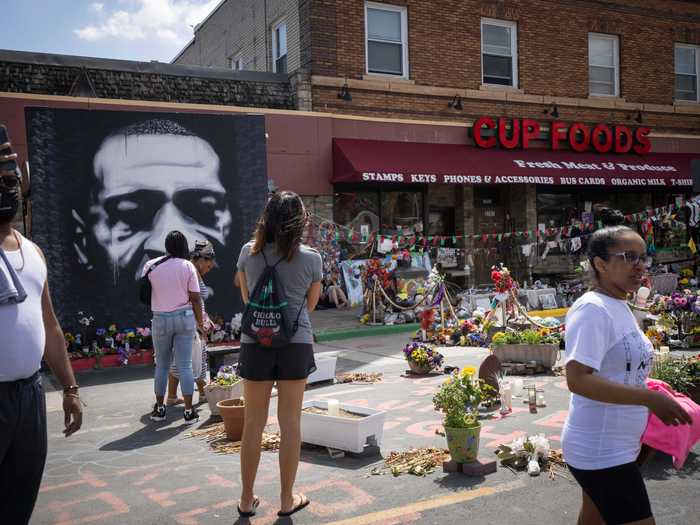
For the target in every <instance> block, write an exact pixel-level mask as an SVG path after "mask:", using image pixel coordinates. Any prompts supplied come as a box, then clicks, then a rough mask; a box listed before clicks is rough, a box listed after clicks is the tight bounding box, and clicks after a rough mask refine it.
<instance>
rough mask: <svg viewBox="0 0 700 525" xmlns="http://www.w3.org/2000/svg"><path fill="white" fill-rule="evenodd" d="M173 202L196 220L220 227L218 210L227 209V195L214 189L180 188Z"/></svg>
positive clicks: (184, 213) (208, 225)
mask: <svg viewBox="0 0 700 525" xmlns="http://www.w3.org/2000/svg"><path fill="white" fill-rule="evenodd" d="M173 204H175V206H176V207H177V209H178V210H180V212H181V213H182V214H183V215H186V216H187V217H190V218H191V219H192V220H193V221H194V222H196V223H198V224H201V225H202V226H204V227H206V228H218V226H219V224H218V223H219V213H218V212H221V211H223V210H225V209H226V195H225V194H224V193H223V192H217V191H212V190H194V189H193V190H180V191H178V192H176V193H175V195H174V196H173Z"/></svg>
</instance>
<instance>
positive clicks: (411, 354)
mask: <svg viewBox="0 0 700 525" xmlns="http://www.w3.org/2000/svg"><path fill="white" fill-rule="evenodd" d="M403 354H404V356H405V357H406V362H407V363H408V366H409V368H410V369H411V372H413V373H414V374H422V375H424V374H429V373H430V372H432V371H433V370H435V369H436V368H440V367H441V366H442V362H443V360H444V357H443V355H442V354H441V353H440V352H438V351H437V350H435V349H434V348H433V347H432V346H430V345H426V344H424V343H418V342H414V343H409V344H407V345H406V346H405V347H404V349H403Z"/></svg>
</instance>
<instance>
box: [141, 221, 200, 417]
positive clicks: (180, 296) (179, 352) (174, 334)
mask: <svg viewBox="0 0 700 525" xmlns="http://www.w3.org/2000/svg"><path fill="white" fill-rule="evenodd" d="M165 251H166V252H167V255H165V256H164V257H157V258H156V259H151V260H150V261H148V262H147V263H146V264H145V265H144V268H143V275H148V280H149V281H150V282H151V288H152V292H151V310H152V311H153V324H152V337H153V346H154V348H155V352H156V372H155V394H156V404H155V405H153V412H151V419H152V420H153V421H164V420H165V406H164V405H163V399H164V398H165V389H166V387H167V384H168V369H169V368H170V363H171V361H172V360H173V358H174V360H175V363H177V367H178V370H179V371H180V388H181V389H182V397H183V398H184V399H185V413H184V419H185V424H187V425H191V424H192V423H196V422H197V421H198V420H199V416H198V415H197V410H196V409H194V408H193V407H192V392H193V391H194V378H193V377H192V343H193V341H194V336H195V330H197V329H199V330H200V331H202V332H204V327H203V321H202V302H201V299H200V290H199V278H198V276H197V270H196V269H195V267H194V265H193V264H192V263H191V262H190V261H189V255H190V250H189V247H188V245H187V239H186V238H185V236H184V235H183V234H182V233H181V232H179V231H171V232H170V233H169V234H168V236H167V237H166V238H165Z"/></svg>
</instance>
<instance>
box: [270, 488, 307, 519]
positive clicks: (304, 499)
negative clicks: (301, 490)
mask: <svg viewBox="0 0 700 525" xmlns="http://www.w3.org/2000/svg"><path fill="white" fill-rule="evenodd" d="M299 497H300V498H301V502H299V505H297V506H296V507H294V508H293V509H292V510H290V511H289V512H282V511H279V512H278V513H277V515H278V516H279V517H286V516H291V515H292V514H294V513H295V512H298V511H300V510H301V509H303V508H305V507H306V506H307V505H308V504H309V503H311V500H310V499H309V498H307V497H306V496H304V495H303V494H299Z"/></svg>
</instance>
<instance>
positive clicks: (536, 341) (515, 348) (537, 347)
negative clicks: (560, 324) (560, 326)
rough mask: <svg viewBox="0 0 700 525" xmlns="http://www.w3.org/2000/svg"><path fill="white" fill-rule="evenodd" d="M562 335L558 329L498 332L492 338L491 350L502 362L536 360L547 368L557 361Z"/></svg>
mask: <svg viewBox="0 0 700 525" xmlns="http://www.w3.org/2000/svg"><path fill="white" fill-rule="evenodd" d="M560 341H561V335H560V333H559V332H558V331H557V329H551V328H541V329H539V330H532V329H530V330H523V331H507V332H497V333H495V334H494V335H493V338H492V339H491V352H492V353H493V354H494V355H495V356H496V357H498V359H500V360H501V362H508V361H510V362H515V363H529V362H531V361H535V362H536V363H537V364H539V365H542V366H544V367H546V368H552V367H553V366H554V365H555V364H556V362H557V356H558V354H559V343H560Z"/></svg>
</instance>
